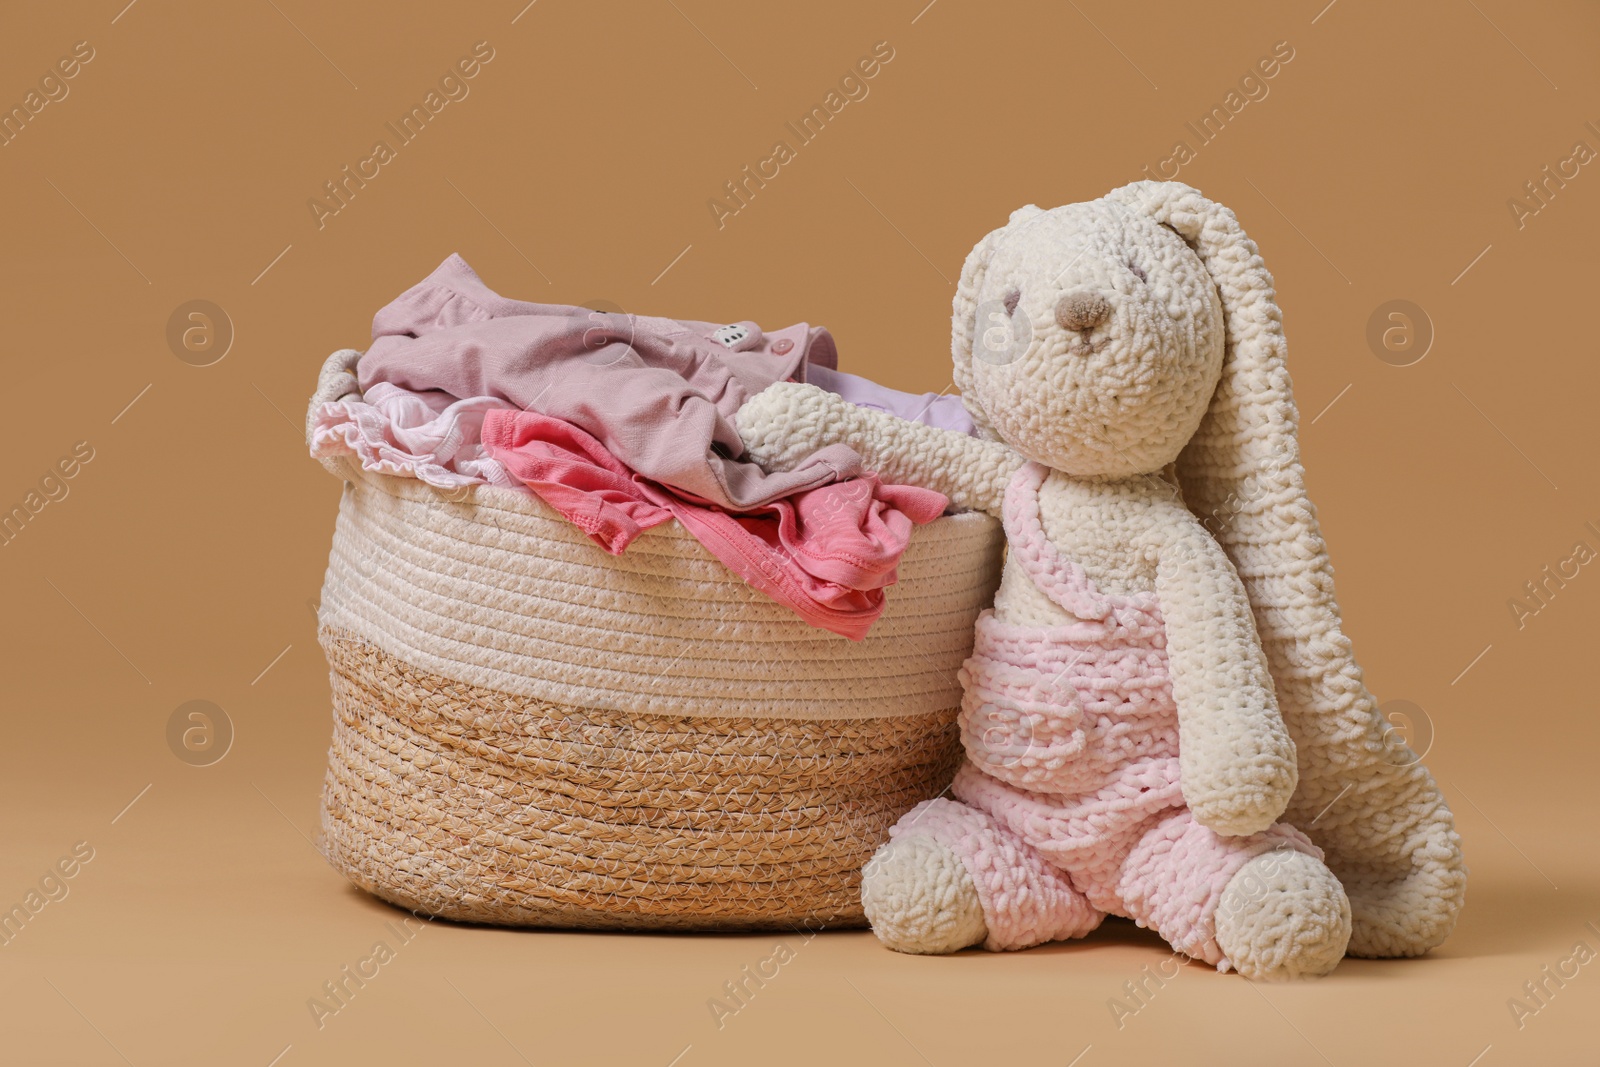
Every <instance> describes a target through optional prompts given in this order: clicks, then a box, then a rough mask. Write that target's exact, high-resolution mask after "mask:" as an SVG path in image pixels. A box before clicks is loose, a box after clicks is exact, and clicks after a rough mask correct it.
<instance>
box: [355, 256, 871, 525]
mask: <svg viewBox="0 0 1600 1067" xmlns="http://www.w3.org/2000/svg"><path fill="white" fill-rule="evenodd" d="M836 361H837V356H836V353H835V350H834V344H833V338H832V337H831V336H830V335H829V334H828V332H827V331H826V330H824V329H821V328H820V327H811V326H808V325H806V324H805V323H801V324H799V325H796V326H791V327H789V328H787V329H784V330H779V331H777V332H776V333H771V334H767V333H763V332H762V331H761V329H760V328H759V327H758V326H756V324H755V323H753V322H738V323H731V324H727V325H722V326H718V325H716V324H714V323H709V322H693V321H687V320H677V319H664V318H655V317H650V316H643V315H624V314H608V313H603V312H598V311H591V310H589V309H586V308H580V307H569V306H566V305H561V304H533V303H527V302H524V301H520V300H509V299H507V298H505V297H502V296H500V295H499V294H497V293H495V292H494V291H493V290H491V289H489V287H488V286H486V285H484V283H483V282H482V281H481V280H480V279H479V278H478V276H477V275H476V274H474V273H473V271H472V268H471V267H469V266H467V264H466V262H465V261H464V260H462V258H461V257H460V256H458V255H452V256H450V257H449V258H448V259H446V260H445V261H444V262H443V263H442V264H440V266H439V268H438V269H437V270H435V271H434V272H433V273H432V274H430V275H429V276H428V277H427V278H425V279H424V280H423V281H421V282H419V283H418V284H416V285H414V286H412V287H411V288H410V289H407V290H406V291H405V292H404V293H401V294H400V296H398V297H397V298H395V300H394V301H393V302H392V303H390V304H389V305H388V306H387V307H385V308H383V309H382V310H381V311H379V312H378V314H377V315H376V316H375V317H374V318H373V320H372V346H371V347H370V348H369V349H368V350H367V351H366V353H365V354H364V355H363V356H362V357H361V361H360V363H359V364H358V365H357V374H358V377H359V380H360V385H361V388H362V390H363V391H365V390H367V389H370V388H371V387H372V386H373V385H374V384H376V383H378V382H388V383H390V384H392V385H396V386H399V387H401V388H403V389H407V390H410V391H411V392H416V393H428V392H433V391H438V392H442V393H445V394H448V395H449V396H452V397H493V398H495V399H498V400H503V401H506V402H507V403H508V404H510V405H512V406H514V407H516V408H520V409H522V410H524V411H533V412H537V413H539V414H541V415H546V416H549V417H551V418H555V419H561V420H562V421H564V422H569V423H571V424H572V425H574V426H577V427H579V428H580V429H582V430H584V431H585V432H586V433H588V434H590V435H591V436H593V437H595V438H596V439H598V440H599V441H600V443H601V444H603V445H604V446H605V448H606V450H607V451H609V452H610V453H611V454H612V455H613V456H615V457H616V458H617V459H619V460H621V461H622V463H623V464H624V465H625V466H627V467H628V468H630V469H631V470H634V471H637V472H638V473H639V474H641V475H643V476H644V477H646V478H648V479H650V480H651V481H653V482H658V483H660V484H662V485H665V486H667V487H669V488H671V489H674V490H678V491H682V492H685V493H689V494H691V495H693V496H695V497H697V498H699V499H702V500H708V501H710V502H712V503H714V504H718V505H720V506H722V507H725V508H729V509H732V510H741V509H744V508H747V507H753V506H758V505H762V504H767V503H769V502H771V501H773V500H777V499H779V498H780V497H785V496H788V495H790V494H791V493H795V492H800V491H803V490H806V489H814V488H816V487H817V486H820V485H825V484H827V483H829V482H833V481H839V480H842V479H846V478H851V477H854V476H855V475H857V474H859V473H860V472H861V459H860V457H859V456H858V455H857V454H856V453H855V452H854V451H853V450H852V449H850V448H848V447H846V446H844V445H830V446H827V447H825V448H822V449H820V450H818V451H817V452H816V453H814V454H813V455H811V456H810V457H808V458H807V459H806V460H804V461H802V462H801V463H800V464H799V465H798V466H797V468H796V469H794V470H792V471H783V472H774V473H771V474H768V473H767V472H766V471H764V470H762V469H761V468H760V467H759V466H758V465H756V464H755V463H750V462H746V461H744V460H743V459H741V458H740V457H741V456H742V455H743V453H744V444H743V442H742V441H741V440H740V439H739V434H738V431H737V429H736V428H735V426H734V422H733V416H734V413H735V412H736V411H738V410H739V408H740V406H741V405H743V404H744V402H745V401H746V400H747V399H748V398H749V397H751V396H754V395H755V394H756V393H758V392H760V391H761V390H763V389H765V388H766V387H767V386H769V385H771V384H772V383H774V382H779V381H784V380H786V379H790V378H794V379H797V380H800V381H804V380H805V374H806V368H807V366H808V364H817V365H820V366H825V367H832V366H833V365H834V364H835V363H836Z"/></svg>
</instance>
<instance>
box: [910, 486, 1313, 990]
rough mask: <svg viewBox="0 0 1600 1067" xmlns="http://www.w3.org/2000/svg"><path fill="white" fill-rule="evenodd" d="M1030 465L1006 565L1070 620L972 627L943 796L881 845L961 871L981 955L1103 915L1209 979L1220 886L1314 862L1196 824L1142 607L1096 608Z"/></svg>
mask: <svg viewBox="0 0 1600 1067" xmlns="http://www.w3.org/2000/svg"><path fill="white" fill-rule="evenodd" d="M1047 474H1048V470H1047V469H1046V468H1045V467H1043V466H1040V465H1039V464H1037V463H1030V464H1027V465H1026V466H1024V467H1023V468H1022V469H1021V470H1020V471H1018V473H1017V475H1016V477H1015V478H1014V479H1013V481H1012V483H1011V486H1010V488H1009V489H1008V491H1007V493H1006V499H1005V506H1004V516H1003V517H1004V523H1005V528H1006V535H1007V540H1008V543H1009V545H1010V549H1011V551H1012V552H1013V553H1014V554H1015V558H1016V559H1017V561H1018V562H1019V563H1020V564H1021V566H1022V568H1023V569H1024V571H1025V572H1026V573H1027V574H1028V576H1029V577H1030V578H1031V579H1032V580H1033V583H1034V585H1035V586H1036V587H1037V588H1038V589H1039V590H1040V591H1041V592H1042V593H1044V594H1045V595H1046V596H1048V597H1049V598H1050V599H1051V600H1052V601H1053V602H1054V603H1056V604H1057V605H1058V606H1060V607H1061V608H1062V609H1063V610H1064V611H1065V612H1066V613H1067V614H1068V615H1069V616H1071V617H1072V619H1071V621H1069V622H1065V623H1062V624H1060V625H1056V626H1050V627H1043V628H1040V627H1029V626H1019V625H1014V624H1011V623H1006V622H1002V621H1000V620H999V619H998V618H996V617H995V615H994V612H993V611H992V610H991V611H986V612H984V613H983V615H981V616H980V617H979V620H978V625H977V638H976V643H975V646H974V648H973V653H972V657H971V658H970V659H968V660H967V662H966V664H965V666H964V667H963V669H962V671H961V682H962V685H963V687H964V690H965V695H964V698H963V701H962V707H961V714H960V722H961V736H962V743H963V745H964V747H965V748H966V752H967V759H966V761H965V762H964V763H963V764H962V766H961V768H960V770H959V771H957V773H956V778H955V782H954V784H953V785H952V787H951V791H952V793H953V794H954V796H955V797H956V798H957V799H958V800H960V801H961V802H962V803H961V804H956V803H954V802H952V801H948V800H936V801H932V802H929V803H928V804H924V805H923V806H921V807H920V808H918V809H916V810H914V811H912V812H911V813H909V814H908V815H907V816H906V817H905V818H903V819H902V820H901V821H900V823H899V825H898V826H897V827H896V828H895V830H894V834H895V836H898V835H900V834H903V833H907V832H911V831H913V830H916V831H917V832H928V833H931V834H932V835H933V836H934V837H935V838H936V839H938V840H940V841H941V842H942V843H944V844H945V845H947V847H950V848H951V849H952V850H953V851H955V852H956V854H957V855H958V856H961V858H962V859H963V861H964V863H965V865H966V867H967V869H968V872H969V873H970V874H971V875H972V878H973V881H974V885H975V887H976V888H977V890H978V895H979V898H980V900H982V902H983V907H984V917H985V919H986V920H987V922H988V926H989V940H988V942H987V943H986V944H987V947H989V948H992V949H1011V948H1025V947H1027V946H1029V945H1033V944H1038V943H1040V942H1041V941H1047V940H1053V939H1057V938H1064V937H1078V936H1082V935H1083V934H1085V933H1087V932H1088V931H1089V930H1091V929H1093V928H1094V926H1095V925H1096V924H1098V922H1099V919H1100V914H1101V913H1106V914H1114V915H1124V916H1127V917H1129V918H1133V919H1136V920H1139V921H1140V923H1141V924H1143V925H1146V926H1150V927H1153V928H1154V929H1156V930H1157V931H1158V932H1159V933H1160V934H1161V936H1162V937H1164V938H1165V939H1166V940H1167V941H1168V942H1169V943H1171V944H1172V946H1173V947H1174V948H1176V949H1178V950H1180V951H1182V952H1185V953H1187V954H1189V955H1191V956H1194V957H1196V958H1199V959H1204V960H1206V961H1207V962H1210V963H1214V964H1216V963H1223V962H1224V959H1223V956H1222V952H1221V950H1220V949H1219V948H1218V946H1217V944H1216V940H1215V936H1214V935H1215V915H1216V909H1217V906H1218V904H1219V903H1220V901H1221V897H1222V891H1223V889H1224V888H1226V886H1227V884H1228V881H1229V879H1231V878H1232V877H1233V875H1234V874H1236V873H1237V872H1238V870H1239V869H1240V868H1241V867H1242V866H1243V865H1244V864H1245V863H1246V862H1247V861H1249V860H1250V859H1251V858H1252V857H1254V856H1257V855H1259V854H1261V853H1263V852H1267V851H1270V850H1272V849H1275V848H1285V849H1293V850H1295V851H1299V852H1304V853H1307V854H1309V855H1312V856H1315V857H1316V858H1318V859H1321V857H1322V853H1321V851H1320V850H1319V849H1317V848H1316V847H1315V846H1314V845H1312V844H1311V842H1310V841H1309V840H1308V839H1307V838H1306V837H1305V836H1304V835H1303V834H1301V833H1300V832H1299V831H1298V830H1295V829H1294V828H1292V827H1289V826H1286V825H1282V824H1279V825H1274V826H1272V827H1270V828H1268V829H1267V830H1265V831H1262V832H1261V833H1258V834H1252V835H1250V836H1247V837H1223V836H1220V835H1218V834H1216V833H1214V832H1213V831H1211V830H1209V829H1207V828H1206V827H1204V826H1202V825H1200V823H1198V822H1196V821H1195V819H1194V817H1193V815H1192V814H1191V813H1190V812H1189V810H1188V808H1187V807H1186V806H1185V805H1184V800H1183V792H1182V787H1181V782H1180V778H1179V761H1178V709H1177V704H1176V703H1175V701H1174V700H1173V695H1172V681H1171V678H1170V677H1169V675H1168V673H1167V652H1166V633H1165V628H1164V625H1163V622H1162V617H1161V607H1160V604H1159V602H1158V600H1157V597H1156V595H1155V594H1154V593H1140V594H1135V595H1131V596H1110V595H1106V594H1103V593H1101V592H1100V591H1099V590H1098V589H1096V587H1095V585H1094V583H1093V581H1091V580H1090V579H1089V577H1088V576H1087V574H1086V573H1085V572H1084V569H1083V568H1082V567H1081V566H1080V565H1078V564H1076V563H1074V562H1072V561H1071V560H1069V559H1067V558H1065V557H1063V556H1062V555H1061V554H1060V553H1059V552H1058V551H1057V549H1056V548H1055V546H1054V545H1053V544H1051V543H1050V541H1049V540H1048V539H1047V538H1046V536H1045V533H1044V529H1043V526H1042V524H1041V522H1040V518H1039V487H1040V486H1041V485H1042V484H1043V482H1044V479H1045V477H1046V475H1047Z"/></svg>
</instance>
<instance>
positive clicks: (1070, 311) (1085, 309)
mask: <svg viewBox="0 0 1600 1067" xmlns="http://www.w3.org/2000/svg"><path fill="white" fill-rule="evenodd" d="M1110 317H1111V302H1110V301H1108V300H1107V299H1106V298H1105V297H1103V296H1101V295H1100V294H1099V293H1090V292H1084V291H1082V290H1077V291H1075V292H1071V293H1063V294H1062V295H1061V300H1060V301H1059V302H1058V303H1057V304H1056V321H1057V322H1059V323H1060V324H1061V325H1063V326H1065V327H1066V328H1067V329H1069V330H1092V329H1094V328H1095V327H1096V326H1098V325H1100V324H1101V323H1102V322H1105V321H1106V320H1107V319H1109V318H1110Z"/></svg>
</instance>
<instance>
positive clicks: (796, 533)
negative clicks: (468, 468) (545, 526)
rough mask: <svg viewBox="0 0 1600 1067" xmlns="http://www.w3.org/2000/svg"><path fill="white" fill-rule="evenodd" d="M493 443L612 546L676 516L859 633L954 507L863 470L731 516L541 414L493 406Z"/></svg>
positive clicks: (807, 607)
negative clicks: (927, 531) (919, 534)
mask: <svg viewBox="0 0 1600 1067" xmlns="http://www.w3.org/2000/svg"><path fill="white" fill-rule="evenodd" d="M483 447H484V451H485V453H486V454H487V455H488V457H489V458H490V459H492V460H494V461H496V462H498V463H499V464H501V465H502V467H503V468H504V469H505V470H506V471H508V472H509V473H510V475H511V476H513V477H514V478H516V479H517V480H518V481H519V482H520V483H522V484H523V485H526V486H527V487H528V488H529V489H532V490H533V491H534V492H535V493H537V494H539V496H540V497H542V498H543V499H544V501H545V502H546V503H548V504H549V505H550V506H551V507H553V508H555V509H556V510H557V511H559V512H561V513H562V514H563V515H564V516H566V517H567V519H568V520H569V521H571V522H572V523H573V524H574V525H576V526H577V527H578V528H579V529H581V530H583V531H584V532H585V533H587V534H588V535H589V536H590V538H592V539H593V540H594V541H595V543H596V544H598V545H600V546H601V547H602V548H604V549H605V550H606V551H608V552H611V553H613V554H621V553H622V551H623V550H624V549H626V548H627V546H628V544H629V543H630V542H632V541H633V539H634V538H635V537H637V536H638V535H639V534H640V533H641V532H643V531H644V530H646V529H649V528H650V527H652V526H656V525H658V524H660V523H663V522H666V521H667V520H668V519H672V518H676V519H677V520H678V521H679V522H681V523H683V525H684V527H685V528H687V529H688V530H689V532H690V533H692V534H694V536H695V537H696V538H697V539H698V540H699V541H700V542H701V544H703V545H705V546H706V548H708V549H709V550H710V551H711V552H712V554H714V555H715V556H716V557H717V558H718V559H720V560H722V561H723V562H724V563H725V564H727V565H728V567H729V569H730V570H732V571H733V572H734V573H736V574H738V575H739V576H740V577H742V578H743V579H744V580H745V581H747V582H749V583H750V585H752V586H754V587H755V588H756V589H759V590H761V591H762V592H764V593H766V594H767V595H768V596H770V597H772V599H774V600H776V601H777V602H778V603H780V604H785V605H787V606H788V607H790V608H791V609H793V610H794V612H795V613H796V614H798V615H799V616H800V617H801V618H802V619H804V620H805V621H806V622H808V623H810V624H811V625H813V626H818V627H822V628H824V629H827V630H831V631H833V632H834V633H837V634H842V635H844V636H845V637H848V638H850V639H851V640H857V641H858V640H860V639H861V638H863V637H865V636H866V633H867V630H868V628H869V627H870V626H871V625H872V623H873V622H874V621H875V620H876V619H877V618H878V616H879V615H881V614H882V613H883V605H884V597H883V590H884V589H885V588H886V587H887V586H889V585H892V584H894V581H895V578H896V567H897V564H898V563H899V560H900V556H901V555H902V554H903V553H904V552H905V548H906V544H907V543H908V541H909V539H910V535H911V529H912V527H913V526H914V525H919V524H923V523H929V522H932V521H933V520H934V519H936V518H938V517H939V516H940V515H941V514H942V513H943V512H944V509H945V506H946V505H947V504H948V500H947V499H946V498H945V497H944V495H943V494H940V493H937V492H934V491H933V490H931V489H922V488H919V487H916V486H907V485H885V484H883V483H881V482H879V481H878V479H877V476H876V475H873V474H864V475H861V476H860V477H857V478H852V479H850V480H849V481H844V482H835V483H831V484H827V485H823V486H819V487H817V488H815V489H809V490H805V491H802V492H798V493H795V494H793V495H792V496H789V497H786V498H783V499H779V500H775V501H772V502H771V503H768V504H765V505H762V506H756V507H751V508H747V509H745V510H744V511H742V512H741V513H738V514H730V513H729V512H727V511H725V510H723V509H722V508H721V507H719V506H717V505H716V504H714V503H712V502H710V501H701V500H694V499H693V498H691V497H689V496H687V495H686V494H683V493H678V492H672V491H670V490H668V489H666V488H664V487H662V486H660V485H657V484H655V483H653V482H652V481H650V480H649V479H648V478H645V477H643V476H642V475H640V474H639V473H638V472H636V471H632V470H630V469H628V467H627V466H626V465H624V464H623V463H622V462H621V461H620V460H619V459H618V458H617V457H616V456H614V455H612V454H611V452H610V451H609V450H608V449H607V448H606V447H605V446H604V445H603V444H602V443H601V442H600V441H599V440H597V439H596V438H595V437H593V436H592V435H590V434H588V433H587V432H585V431H584V430H582V429H581V428H579V427H577V426H574V425H572V424H571V423H568V422H564V421H562V420H560V419H553V418H549V417H547V416H544V415H540V414H538V413H537V412H517V411H509V410H495V411H489V412H487V413H485V415H484V417H483Z"/></svg>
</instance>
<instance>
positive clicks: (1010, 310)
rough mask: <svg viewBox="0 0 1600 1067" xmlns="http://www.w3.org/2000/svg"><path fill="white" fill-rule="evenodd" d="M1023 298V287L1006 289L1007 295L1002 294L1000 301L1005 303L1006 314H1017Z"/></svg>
mask: <svg viewBox="0 0 1600 1067" xmlns="http://www.w3.org/2000/svg"><path fill="white" fill-rule="evenodd" d="M1021 299H1022V290H1021V289H1007V290H1006V294H1005V296H1002V297H1001V298H1000V302H1001V303H1002V304H1004V305H1005V309H1006V314H1007V315H1014V314H1016V311H1017V303H1018V301H1020V300H1021Z"/></svg>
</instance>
